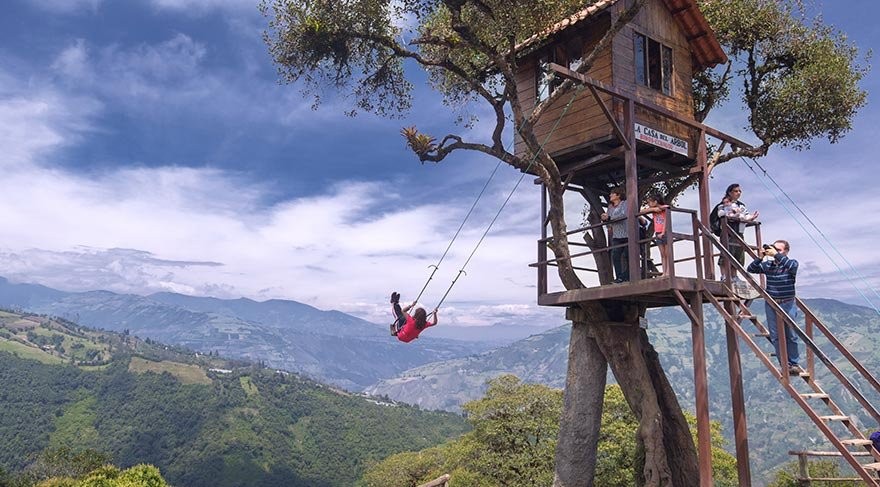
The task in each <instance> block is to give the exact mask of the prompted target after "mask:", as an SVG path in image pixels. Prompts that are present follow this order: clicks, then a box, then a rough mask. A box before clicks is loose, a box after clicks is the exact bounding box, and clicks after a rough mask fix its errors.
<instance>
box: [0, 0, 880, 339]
mask: <svg viewBox="0 0 880 487" xmlns="http://www.w3.org/2000/svg"><path fill="white" fill-rule="evenodd" d="M829 5H837V4H830V3H829ZM856 6H858V8H854V7H856ZM847 7H848V8H846V9H843V8H839V7H838V8H831V7H828V6H823V5H819V6H817V7H816V10H817V11H818V12H821V13H822V15H823V16H824V17H825V19H826V20H827V21H828V22H830V23H832V24H834V25H836V26H838V27H840V28H842V29H843V30H845V31H846V32H847V33H848V34H849V36H850V38H851V39H852V40H853V41H855V42H856V43H857V44H858V45H859V46H860V47H862V48H864V49H868V48H876V47H878V40H880V35H878V26H877V25H876V23H874V22H872V21H871V20H872V19H876V18H877V17H878V16H880V6H878V4H877V3H876V2H874V1H869V0H859V1H853V2H847ZM264 27H265V19H264V18H263V17H262V16H261V15H260V14H259V12H258V11H257V9H256V6H255V2H253V1H251V0H248V1H239V0H130V1H125V2H119V1H110V0H11V1H9V2H6V5H5V10H4V15H3V16H2V17H0V39H2V40H0V167H2V170H3V174H4V177H3V178H2V179H0V218H2V221H3V222H4V224H3V225H2V226H0V275H3V276H6V277H9V278H10V279H13V280H16V281H24V282H39V283H42V284H46V285H49V286H53V287H57V288H61V289H66V290H90V289H98V288H101V289H110V290H113V291H117V292H134V293H141V294H146V293H150V292H155V291H160V290H172V291H177V292H184V293H189V294H198V295H213V296H218V297H227V298H229V297H239V296H247V297H251V298H254V299H267V298H286V299H294V300H297V301H302V302H306V303H309V304H313V305H315V306H318V307H321V308H333V309H339V310H342V311H346V312H350V313H352V314H355V315H358V316H362V317H364V318H367V319H370V320H373V321H377V322H382V321H385V317H386V316H387V309H386V305H385V303H386V301H387V295H388V294H389V292H390V291H391V290H392V289H397V290H399V291H401V292H403V294H404V299H406V298H407V297H414V295H415V294H416V293H417V292H418V290H419V289H420V288H421V286H422V284H423V283H424V282H425V279H426V278H427V276H428V274H429V271H428V269H427V266H428V265H430V264H433V263H435V262H436V261H437V259H438V258H439V256H440V255H441V254H442V253H443V250H444V249H445V248H446V245H447V244H448V242H449V239H450V238H451V236H452V234H453V233H454V232H455V229H456V228H457V227H458V225H459V224H460V222H461V220H462V218H463V216H464V214H465V213H466V212H467V210H468V208H469V207H470V205H471V203H472V201H473V198H474V197H475V195H476V193H477V192H478V191H479V189H480V187H481V186H482V184H483V182H484V181H485V178H486V177H487V176H488V174H489V173H490V172H491V170H492V168H493V167H494V165H495V162H494V161H492V160H489V159H488V158H486V157H483V156H480V155H468V154H461V155H457V156H455V157H452V158H450V159H449V160H448V162H445V163H443V164H441V165H421V164H419V163H418V161H417V160H416V159H415V158H414V156H412V155H411V153H409V152H408V151H407V150H406V148H405V146H404V143H403V140H402V138H401V137H400V136H399V135H398V131H399V130H400V128H401V127H402V126H404V125H417V126H418V127H419V128H420V129H423V130H426V131H429V132H434V133H438V134H442V133H446V132H449V131H461V130H462V129H461V128H459V127H454V126H453V125H452V121H453V119H454V114H451V113H449V112H448V110H447V109H446V108H445V107H444V106H443V105H442V103H441V100H440V98H439V97H438V96H437V95H436V94H435V93H433V92H431V91H430V90H429V89H428V88H427V87H426V86H425V85H424V82H423V81H422V78H421V77H419V76H417V75H414V77H413V79H414V80H415V82H416V85H417V90H416V93H415V106H416V107H417V109H416V110H414V111H413V112H412V113H411V114H409V115H407V116H406V117H405V118H404V119H401V120H388V119H382V118H377V117H375V116H372V115H369V114H360V115H358V116H357V117H354V118H350V117H346V116H344V115H343V112H344V111H345V110H347V109H348V108H350V105H349V103H348V101H347V100H345V99H342V98H338V97H333V96H330V97H328V99H327V102H326V103H325V104H324V105H323V106H322V107H321V108H320V109H319V110H318V111H313V110H312V109H311V108H310V105H311V100H304V99H303V98H302V97H301V95H300V92H299V90H298V88H297V87H295V86H290V85H280V84H279V83H278V82H277V76H276V71H275V67H274V66H273V65H272V63H271V60H270V59H269V56H268V54H267V51H266V47H265V45H264V44H263V42H262V40H261V34H262V31H263V29H264ZM862 86H863V88H864V89H865V90H867V91H868V93H869V101H868V106H867V107H866V108H865V109H864V110H862V112H861V113H860V114H859V116H858V118H857V119H856V121H855V124H854V130H853V131H852V132H851V133H850V134H849V135H848V136H847V137H846V139H844V140H843V141H842V142H841V143H839V144H836V145H833V146H831V145H828V144H826V143H824V142H817V143H816V144H815V145H814V147H813V149H812V150H811V151H809V152H805V153H797V152H792V151H785V150H779V149H775V150H774V151H773V152H772V154H771V156H770V157H768V158H766V159H765V160H763V161H762V164H763V165H764V166H765V167H767V168H769V169H770V170H771V171H772V173H773V175H774V178H775V179H776V180H777V181H778V182H780V183H781V184H782V186H783V188H784V189H785V190H786V191H788V192H789V194H791V195H792V197H793V198H794V199H795V201H797V202H798V204H800V205H801V206H802V207H803V208H804V209H805V210H806V211H807V212H808V214H809V215H810V217H811V218H812V219H813V220H814V221H815V222H816V223H817V224H818V225H819V227H820V228H822V229H823V231H824V232H825V233H826V234H827V235H828V236H829V237H830V238H831V239H832V241H833V242H834V243H835V244H836V245H837V246H838V247H839V248H841V250H842V251H843V252H845V253H846V255H847V258H848V259H849V260H850V261H851V262H852V263H853V264H855V265H857V266H858V267H859V269H860V270H861V272H862V274H864V275H866V276H867V278H868V279H869V280H870V281H871V282H872V284H873V286H874V287H875V288H876V287H878V284H880V282H878V270H880V259H878V257H877V253H876V251H875V250H874V247H875V242H874V240H875V239H874V233H875V232H874V231H873V227H874V224H875V223H876V222H877V217H876V215H877V214H878V210H880V201H878V198H877V197H876V195H875V193H876V191H875V190H874V189H875V186H876V185H875V184H874V182H873V171H874V168H873V166H874V162H875V160H876V156H875V154H876V148H875V144H876V140H875V139H877V135H878V134H880V132H878V129H877V127H878V126H880V117H878V116H877V115H876V111H875V110H874V107H875V106H876V102H877V97H878V94H877V93H878V91H880V77H878V75H877V74H876V73H875V72H871V73H870V74H869V75H868V76H867V78H866V79H865V80H864V82H863V85H862ZM709 123H710V124H712V125H715V126H717V127H718V128H721V129H722V130H726V131H730V132H732V133H741V130H740V127H742V126H743V125H744V124H745V116H744V114H742V113H741V112H740V111H738V110H737V109H736V108H735V107H727V108H726V109H724V110H721V111H719V112H718V113H717V114H714V115H713V117H712V118H710V120H709ZM486 130H487V129H486V127H484V126H479V125H478V126H477V127H475V128H474V129H473V130H472V131H471V132H470V133H469V136H470V137H473V138H477V137H480V136H481V135H483V134H485V132H486ZM518 177H519V174H518V173H517V172H515V171H514V170H512V169H510V168H507V167H503V168H502V169H501V171H500V174H499V175H498V176H497V177H496V180H495V181H494V182H493V184H492V185H491V186H490V187H489V190H488V193H487V195H486V196H485V197H484V200H483V202H482V204H481V205H480V206H479V207H478V209H477V211H476V214H475V215H474V216H473V217H472V221H471V224H469V225H468V226H467V227H466V228H465V230H464V231H463V234H462V236H461V237H459V240H458V242H457V243H456V245H455V246H454V247H453V250H452V252H451V253H450V255H449V257H447V260H446V262H445V263H444V265H443V266H441V270H440V272H438V273H437V275H436V276H435V280H434V281H433V283H432V286H431V287H430V288H429V289H428V292H427V293H426V295H425V298H424V299H423V301H424V302H425V303H426V305H428V306H431V305H432V304H433V303H434V302H435V301H436V300H437V299H439V297H440V296H442V294H443V293H444V292H445V290H446V286H447V285H448V284H449V282H450V281H451V279H452V278H453V277H454V275H455V273H456V271H457V270H458V268H459V266H460V265H461V263H462V262H464V260H465V259H466V258H467V255H468V254H469V253H470V252H471V250H472V249H473V246H474V244H475V243H476V241H477V240H478V239H479V237H480V234H481V232H482V231H483V229H484V228H485V225H486V224H487V223H488V221H489V220H490V219H491V218H492V216H493V215H494V213H495V211H497V209H498V207H499V206H500V204H501V202H502V201H503V199H504V198H505V197H506V196H507V192H508V191H510V189H511V188H512V186H513V184H514V182H515V181H516V179H517V178H518ZM733 180H735V181H738V182H740V183H741V184H743V186H744V189H745V195H744V197H743V198H744V200H746V201H747V202H748V203H749V205H750V206H751V207H753V208H755V209H759V210H760V211H761V214H762V220H763V222H764V226H765V228H764V234H765V237H766V236H769V237H771V238H774V237H776V236H784V237H787V238H788V239H789V240H791V241H792V244H793V247H794V249H793V251H792V254H793V256H795V257H797V258H798V259H799V260H801V263H802V266H803V274H802V276H801V279H800V284H801V290H802V294H805V295H808V296H811V297H816V296H830V297H836V298H840V299H845V300H849V301H852V302H857V303H858V302H859V301H858V297H859V296H858V293H857V292H856V291H855V290H854V289H853V288H852V287H850V286H849V285H848V284H847V283H846V282H844V281H841V280H840V279H839V278H838V277H837V274H836V273H835V268H834V266H833V265H832V264H830V263H829V262H828V261H827V259H826V258H825V257H824V256H823V255H822V254H821V253H820V252H819V250H817V249H815V248H812V244H811V242H810V240H809V238H807V236H805V235H804V234H803V232H802V231H801V229H800V228H799V227H798V226H797V224H796V223H795V222H794V221H793V220H792V218H791V217H790V216H789V215H788V213H786V212H785V210H783V209H782V208H780V207H779V206H778V204H777V203H776V201H775V200H774V199H773V197H772V195H771V194H768V193H767V191H766V190H764V188H763V186H762V185H761V182H760V181H759V180H757V179H756V178H755V177H754V176H753V175H752V174H751V173H750V172H748V170H747V169H746V168H745V166H742V165H741V164H739V163H736V162H731V163H729V164H727V165H725V166H722V167H720V168H719V169H718V170H717V171H716V174H715V177H714V179H713V194H718V193H719V192H720V191H721V189H722V188H723V187H724V186H726V184H727V183H728V182H730V181H733ZM689 201H692V197H691V196H688V197H685V198H684V199H683V201H682V205H683V206H688V202H689ZM538 202H539V199H538V193H537V190H536V188H534V187H533V185H531V184H530V181H526V182H525V183H524V184H523V186H522V187H521V188H520V189H519V190H518V191H517V193H516V195H515V196H514V198H513V199H512V201H511V203H510V204H509V207H508V209H507V210H505V212H504V213H502V215H501V218H500V219H499V221H498V223H497V224H496V229H495V230H493V232H492V233H490V235H489V237H488V238H487V240H486V242H485V243H484V244H483V246H482V247H481V248H480V250H479V251H478V253H477V255H476V257H475V258H474V260H473V261H472V262H471V264H470V266H469V267H468V269H467V271H468V274H467V276H465V277H463V278H462V279H461V280H460V281H459V284H457V285H456V288H455V289H454V290H453V292H452V294H451V295H450V297H449V299H448V304H447V306H446V307H445V310H444V318H445V319H446V321H447V322H453V323H458V324H489V323H496V322H506V323H521V322H522V323H531V322H536V321H537V322H540V323H546V324H548V325H549V324H558V323H560V322H561V321H562V317H561V314H560V313H559V312H558V310H542V309H539V308H538V307H537V306H536V305H535V304H534V303H535V290H534V282H535V277H534V270H532V269H530V268H528V267H527V264H528V263H530V262H532V261H533V260H534V259H535V240H536V238H537V236H538V235H537V233H538V211H539V203H538ZM573 208H574V211H572V212H571V215H569V221H570V224H572V225H576V224H577V221H578V219H579V215H578V214H577V213H578V212H577V208H576V206H575V205H573ZM863 292H865V293H868V294H870V292H869V291H863ZM861 304H864V302H861Z"/></svg>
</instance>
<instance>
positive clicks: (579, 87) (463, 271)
mask: <svg viewBox="0 0 880 487" xmlns="http://www.w3.org/2000/svg"><path fill="white" fill-rule="evenodd" d="M551 76H552V75H551ZM548 85H549V84H548ZM581 91H583V86H581V85H578V86H577V87H576V88H575V90H574V93H572V95H571V98H570V99H569V100H568V104H566V105H565V108H564V109H563V110H562V112H561V113H560V114H559V117H557V118H556V122H555V123H554V124H553V127H552V128H551V129H550V132H549V133H548V134H547V136H546V137H545V138H544V141H543V142H542V143H541V145H540V147H538V151H537V152H536V153H535V154H534V155H533V156H532V159H531V160H530V161H529V164H528V166H526V168H525V169H524V170H523V171H522V174H521V175H520V177H519V179H518V180H517V181H516V184H514V185H513V189H511V190H510V193H508V194H507V198H505V199H504V202H503V203H501V207H500V208H498V211H497V212H496V213H495V216H494V217H493V218H492V221H491V222H489V225H488V226H487V227H486V230H485V231H483V234H482V235H481V236H480V239H479V240H478V241H477V244H476V245H475V246H474V249H473V250H472V251H471V253H470V255H468V258H467V259H466V260H465V261H464V264H462V266H461V269H459V270H458V273H457V274H456V275H455V278H453V279H452V282H451V283H450V284H449V287H448V288H447V289H446V293H444V294H443V297H442V298H440V301H439V302H438V303H437V306H436V307H435V308H434V311H433V312H436V311H437V310H439V309H440V306H441V305H442V304H443V303H444V302H445V301H446V297H447V296H449V293H450V291H452V288H453V287H454V286H455V284H456V283H457V282H458V279H459V278H460V277H461V275H462V274H464V275H467V273H466V272H465V268H466V267H467V265H468V264H469V263H470V261H471V259H472V258H473V256H474V254H476V253H477V249H479V248H480V245H481V244H482V243H483V240H485V238H486V235H487V234H488V233H489V231H490V230H491V229H492V226H493V225H495V222H496V221H497V220H498V217H499V216H501V212H502V211H504V208H505V207H506V206H507V203H508V202H510V199H511V198H512V197H513V194H514V193H515V192H516V190H517V188H519V185H520V183H522V181H523V179H524V178H525V176H526V174H528V171H529V169H531V168H532V166H533V165H534V163H535V161H536V160H537V159H538V156H539V155H540V154H541V152H543V151H544V146H545V145H546V144H547V142H548V141H549V140H550V138H551V137H552V136H553V132H555V131H556V129H557V128H558V127H559V123H560V122H561V121H562V119H563V118H564V117H565V114H566V113H568V110H569V109H570V108H571V106H572V104H573V103H574V100H575V99H576V98H577V96H578V94H580V92H581ZM521 128H522V126H520V127H519V128H518V129H517V132H519V130H520V129H521ZM509 149H510V146H508V150H509ZM501 162H502V161H500V160H499V161H498V164H497V165H496V166H495V170H494V171H492V177H494V176H495V172H496V171H497V170H498V167H499V166H500V165H501ZM489 179H490V180H491V177H490V178H489ZM488 184H489V182H488V181H487V182H486V186H488ZM486 186H483V191H485V190H486ZM483 191H480V194H479V196H477V200H476V201H474V205H473V206H471V210H470V211H468V213H467V215H466V216H465V221H467V219H468V217H470V215H471V212H472V211H473V209H474V206H476V204H477V201H479V199H480V197H481V196H482V195H483ZM464 223H465V222H462V224H461V226H459V227H458V231H457V232H455V236H454V237H453V238H452V242H454V241H455V239H456V238H457V237H458V234H459V232H460V231H461V229H462V227H463V226H464ZM452 242H449V246H447V247H446V252H444V253H443V257H441V258H440V260H441V261H442V260H443V258H444V257H446V253H447V252H449V249H450V247H452ZM439 265H440V262H438V263H437V265H436V266H432V267H434V270H433V271H432V272H431V276H429V277H428V282H426V283H425V286H424V287H423V288H422V292H421V293H419V297H421V296H422V293H424V292H425V289H426V288H427V287H428V283H429V282H431V278H432V277H434V273H435V272H437V269H438V268H439ZM416 301H418V298H417V299H416Z"/></svg>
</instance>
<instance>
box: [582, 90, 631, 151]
mask: <svg viewBox="0 0 880 487" xmlns="http://www.w3.org/2000/svg"><path fill="white" fill-rule="evenodd" d="M587 88H589V89H590V93H592V94H593V98H595V99H596V103H598V104H599V108H601V109H602V113H604V114H605V118H606V119H607V120H608V124H609V125H611V129H612V130H614V135H616V136H617V138H618V140H620V143H621V144H623V146H624V147H625V148H626V150H630V149H632V146H631V145H630V141H629V139H627V138H626V135H624V132H623V130H621V129H620V125H618V124H617V119H616V118H615V117H614V114H612V113H611V110H609V109H608V105H606V104H605V101H604V100H603V99H602V97H601V96H599V92H598V91H597V90H596V87H595V86H591V85H587Z"/></svg>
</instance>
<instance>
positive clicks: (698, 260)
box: [691, 215, 705, 291]
mask: <svg viewBox="0 0 880 487" xmlns="http://www.w3.org/2000/svg"><path fill="white" fill-rule="evenodd" d="M698 218H699V216H697V215H693V216H692V217H691V225H692V227H693V232H694V233H693V235H694V264H696V268H697V285H698V286H699V288H698V289H699V290H700V291H702V290H703V289H705V286H704V285H703V263H702V260H703V254H702V249H700V227H699V226H698V225H697V221H698V220H697V219H698Z"/></svg>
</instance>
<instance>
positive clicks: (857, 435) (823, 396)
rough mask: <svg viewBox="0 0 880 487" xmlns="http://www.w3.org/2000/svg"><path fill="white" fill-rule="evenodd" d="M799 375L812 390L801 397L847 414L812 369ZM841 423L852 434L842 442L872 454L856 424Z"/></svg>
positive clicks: (840, 414)
mask: <svg viewBox="0 0 880 487" xmlns="http://www.w3.org/2000/svg"><path fill="white" fill-rule="evenodd" d="M733 302H734V304H735V305H738V306H739V307H740V309H745V310H746V311H747V312H748V313H749V314H750V315H751V316H750V320H751V321H752V322H753V323H754V324H755V326H756V327H758V329H759V330H761V329H763V328H764V327H763V325H762V324H761V322H760V321H759V320H758V319H757V317H756V316H755V315H754V313H752V311H751V310H749V309H748V305H747V304H745V303H743V302H742V300H741V298H738V297H736V296H734V300H733ZM737 318H739V317H737ZM754 336H755V337H764V338H767V340H768V341H769V340H770V336H769V334H768V333H758V334H755V335H754ZM800 377H801V378H802V379H804V381H805V382H806V383H807V385H808V386H809V387H810V389H812V391H813V392H808V393H805V394H801V397H803V398H804V399H820V400H821V401H822V402H823V403H825V405H826V406H828V409H830V410H831V414H832V416H838V417H843V416H847V415H846V414H845V413H844V412H843V409H841V408H840V406H838V405H837V403H836V402H834V400H833V399H832V398H831V395H830V394H828V393H827V392H826V391H825V390H824V389H823V388H822V386H821V385H820V384H819V383H818V382H817V381H816V378H815V375H814V373H813V371H812V370H809V371H807V373H806V374H803V375H800ZM843 424H844V426H845V427H846V429H847V430H848V431H849V432H850V434H852V436H853V438H852V439H848V440H842V443H843V444H846V445H852V446H864V447H865V449H866V450H867V451H866V452H864V453H865V454H868V455H870V454H872V452H871V444H872V442H871V440H868V439H867V438H865V436H864V434H863V433H862V431H861V430H860V429H859V428H858V427H857V426H856V424H855V423H854V422H853V421H843ZM876 459H877V460H880V457H878V458H876Z"/></svg>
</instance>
